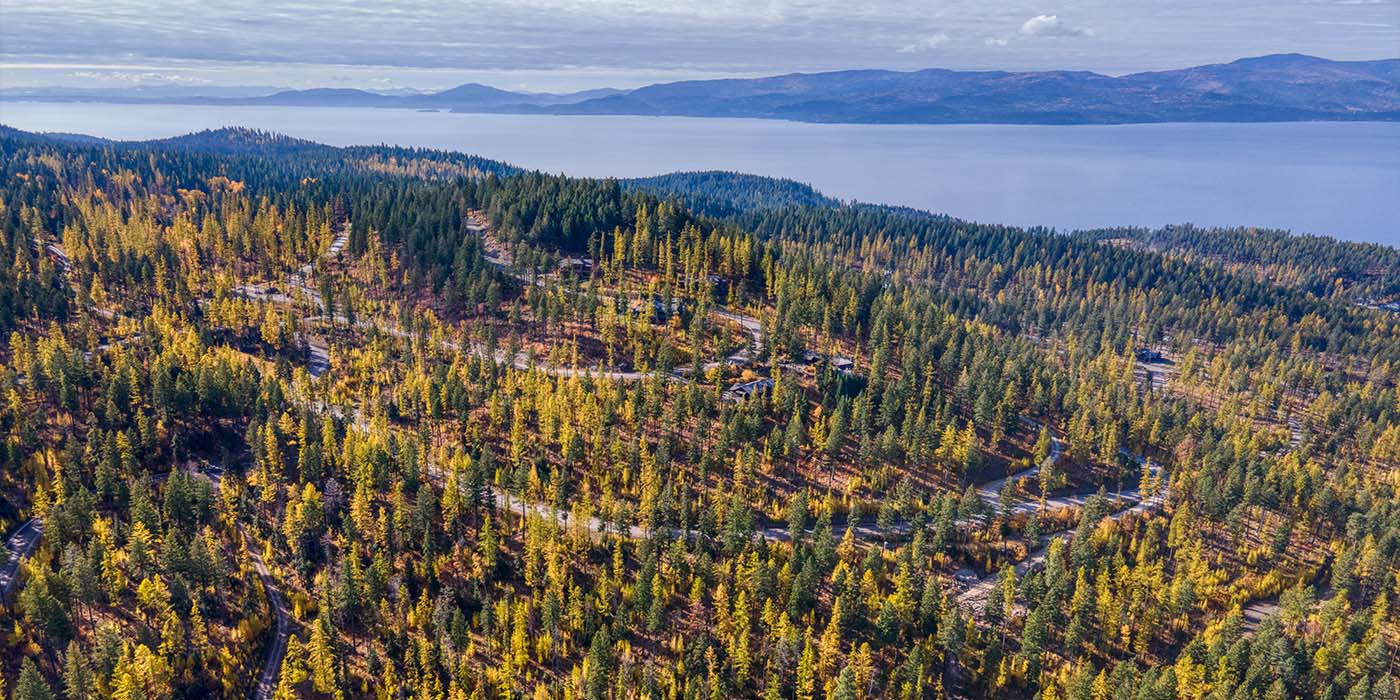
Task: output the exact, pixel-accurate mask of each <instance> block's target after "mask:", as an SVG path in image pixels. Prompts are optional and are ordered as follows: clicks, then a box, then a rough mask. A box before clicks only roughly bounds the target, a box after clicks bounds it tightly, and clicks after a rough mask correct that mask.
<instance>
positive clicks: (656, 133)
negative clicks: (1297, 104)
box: [0, 103, 1400, 245]
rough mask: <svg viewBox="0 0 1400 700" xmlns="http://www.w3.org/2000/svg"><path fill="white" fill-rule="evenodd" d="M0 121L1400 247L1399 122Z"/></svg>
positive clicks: (132, 110)
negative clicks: (276, 139)
mask: <svg viewBox="0 0 1400 700" xmlns="http://www.w3.org/2000/svg"><path fill="white" fill-rule="evenodd" d="M0 123H5V124H8V125H10V126H13V127H16V128H20V129H27V130H34V131H66V132H79V133H86V134H93V135H96V136H104V137H108V138H117V139H149V138H158V137H167V136H175V135H178V134H182V133H186V132H189V131H195V130H199V129H205V128H213V127H220V126H233V125H236V126H248V127H255V128H259V129H265V130H270V131H277V132H281V133H284V134H289V135H291V136H298V137H302V138H307V139H312V140H315V141H320V142H324V143H330V144H335V145H351V144H373V143H390V144H399V145H405V146H428V147H434V148H444V149H452V150H459V151H465V152H469V153H476V154H479V155H483V156H487V157H490V158H496V159H500V160H505V161H509V162H512V163H515V164H518V165H522V166H526V167H530V168H539V169H542V170H547V171H551V172H563V173H568V174H570V175H582V176H617V177H631V176H641V175H655V174H659V173H665V172H670V171H675V170H701V169H706V170H708V169H721V170H737V171H743V172H750V173H757V174H760V175H773V176H780V177H789V178H793V179H795V180H800V181H803V182H808V183H811V184H812V185H814V186H816V187H817V188H818V189H820V190H822V191H823V192H825V193H826V194H829V195H832V196H834V197H839V198H842V199H855V200H860V201H865V202H880V203H886V204H900V205H907V206H912V207H918V208H921V209H928V210H932V211H936V212H946V213H949V214H952V215H955V216H960V217H964V218H969V219H975V220H979V221H987V222H997V223H1008V224H1018V225H1036V224H1041V225H1048V226H1055V227H1058V228H1062V229H1069V228H1085V227H1097V226H1113V225H1125V224H1131V225H1142V226H1157V225H1162V224H1168V223H1186V222H1191V223H1196V224H1201V225H1247V226H1261V227H1272V228H1282V229H1289V230H1293V231H1297V232H1307V233H1320V234H1326V235H1330V236H1336V237H1339V238H1348V239H1353V240H1365V241H1376V242H1381V243H1387V244H1391V245H1398V244H1400V223H1397V222H1400V124H1397V123H1292V124H1152V125H1131V126H986V125H967V126H963V125H957V126H946V125H936V126H884V125H880V126H874V125H829V124H800V123H793V122H781V121H766V120H756V119H689V118H674V117H594V116H515V115H496V114H450V113H445V112H415V111H411V110H388V109H363V108H296V107H203V106H183V105H181V106H152V105H110V104H95V103H88V104H48V103H0Z"/></svg>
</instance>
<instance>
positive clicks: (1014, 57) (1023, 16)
mask: <svg viewBox="0 0 1400 700" xmlns="http://www.w3.org/2000/svg"><path fill="white" fill-rule="evenodd" d="M1286 52H1299V53H1307V54H1313V55H1318V56H1323V57H1326V58H1333V59H1374V58H1392V57H1396V56H1400V0H847V1H842V2H835V1H830V0H703V1H695V2H678V1H676V0H380V1H369V0H361V1H359V2H353V3H329V2H310V1H307V0H237V1H236V2H227V1H221V2H204V1H196V0H163V1H141V0H0V87H32V86H40V85H65V86H75V87H78V86H80V87H126V86H131V85H138V84H141V85H149V84H178V85H186V86H194V87H199V86H204V87H211V86H232V85H258V86H264V85H265V86H274V87H299V88H304V87H313V86H330V87H358V88H365V89H377V90H393V89H420V90H426V89H441V88H446V87H450V86H453V85H457V84H460V83H463V82H470V81H477V82H484V83H488V84H492V85H496V86H499V87H503V88H508V89H516V90H541V91H567V90H578V89H588V88H597V87H605V86H607V87H621V88H628V87H635V86H638V85H643V84H647V83H651V82H658V81H666V80H679V79H687V78H708V77H718V76H753V75H771V74H778V73H787V72H794V71H821V70H836V69H846V68H891V69H898V70H914V69H920V68H929V67H944V68H956V69H1008V70H1042V69H1075V70H1094V71H1099V72H1103V73H1110V74H1122V73H1128V72H1134V71H1139V70H1157V69H1166V68H1180V67H1185V66H1189V65H1196V64H1201V63H1214V62H1222V61H1230V60H1234V59H1236V58H1241V57H1245V56H1255V55H1261V54H1267V53H1286Z"/></svg>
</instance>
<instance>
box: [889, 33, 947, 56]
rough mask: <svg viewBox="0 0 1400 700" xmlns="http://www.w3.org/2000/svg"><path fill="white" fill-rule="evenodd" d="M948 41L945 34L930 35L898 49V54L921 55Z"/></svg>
mask: <svg viewBox="0 0 1400 700" xmlns="http://www.w3.org/2000/svg"><path fill="white" fill-rule="evenodd" d="M949 39H950V37H949V36H948V35H947V34H946V33H944V32H937V33H935V34H930V35H928V36H926V37H923V38H920V39H919V40H918V41H915V42H913V43H911V44H906V45H904V46H902V47H900V49H899V52H900V53H923V52H924V51H931V50H933V49H936V48H938V47H940V46H942V45H944V44H946V43H948V40H949Z"/></svg>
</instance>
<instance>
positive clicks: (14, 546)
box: [0, 518, 44, 599]
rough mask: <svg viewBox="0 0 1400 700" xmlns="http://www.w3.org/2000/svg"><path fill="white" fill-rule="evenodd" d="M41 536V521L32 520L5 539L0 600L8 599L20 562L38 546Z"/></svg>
mask: <svg viewBox="0 0 1400 700" xmlns="http://www.w3.org/2000/svg"><path fill="white" fill-rule="evenodd" d="M43 535H44V523H43V521H41V520H40V519H38V518H33V519H31V520H30V521H29V522H27V523H25V524H23V525H20V526H19V527H17V528H15V531H14V532H13V533H11V534H10V536H9V537H8V538H6V539H5V550H6V558H5V563H4V565H3V566H0V599H5V598H9V597H10V592H11V591H12V590H13V589H14V586H15V581H16V580H17V579H18V578H19V565H20V562H22V561H24V559H25V557H28V556H29V553H30V552H32V551H34V547H35V546H36V545H38V544H39V540H40V539H41V538H42V537H43Z"/></svg>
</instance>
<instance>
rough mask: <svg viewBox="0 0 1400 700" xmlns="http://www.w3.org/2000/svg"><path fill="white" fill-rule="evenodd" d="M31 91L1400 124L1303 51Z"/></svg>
mask: <svg viewBox="0 0 1400 700" xmlns="http://www.w3.org/2000/svg"><path fill="white" fill-rule="evenodd" d="M235 90H236V89H223V90H222V91H220V90H218V89H210V90H209V91H208V92H206V93H204V94H200V93H198V92H197V91H195V90H191V89H183V90H178V91H175V90H169V91H161V90H153V89H150V88H145V89H106V90H99V89H88V90H84V89H75V88H25V89H9V90H4V91H0V100H10V101H14V100H32V101H50V102H52V101H88V102H93V101H100V102H118V103H138V104H206V105H231V106H232V105H263V106H289V107H381V108H404V109H420V110H421V109H436V110H450V111H454V112H490V113H507V114H589V115H642V116H682V117H745V118H758V119H784V120H791V121H801V122H820V123H858V124H1133V123H1153V122H1284V121H1400V58H1392V59H1384V60H1375V61H1332V60H1328V59H1325V58H1317V57H1314V56H1305V55H1300V54H1275V55H1270V56H1260V57H1255V58H1244V59H1240V60H1237V61H1233V62H1231V63H1221V64H1211V65H1203V66H1196V67H1192V68H1184V69H1179V70H1168V71H1156V72H1146V73H1133V74H1129V75H1122V76H1110V75H1103V74H1100V73H1093V72H1088V71H1028V72H1007V71H955V70H946V69H941V68H930V69H926V70H919V71H910V72H901V71H889V70H847V71H835V72H825V73H793V74H788V75H779V76H772V77H767V78H734V79H719V80H689V81H681V82H672V83H659V84H655V85H648V86H646V87H641V88H637V89H634V90H614V89H602V90H587V91H583V92H576V93H568V94H553V93H527V92H512V91H508V90H501V89H498V88H494V87H490V86H487V85H480V84H476V83H468V84H465V85H459V86H457V87H455V88H452V89H449V90H444V91H441V92H425V93H405V92H395V93H391V94H386V93H377V92H370V91H365V90H355V89H340V88H317V89H311V90H282V91H275V92H270V93H268V94H258V95H250V94H247V92H248V90H247V89H243V90H242V91H241V92H236V91H235Z"/></svg>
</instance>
